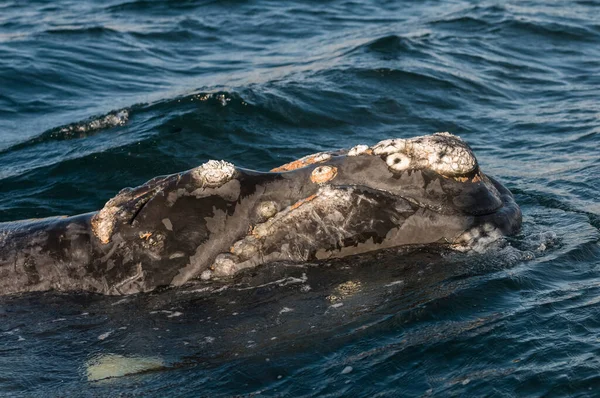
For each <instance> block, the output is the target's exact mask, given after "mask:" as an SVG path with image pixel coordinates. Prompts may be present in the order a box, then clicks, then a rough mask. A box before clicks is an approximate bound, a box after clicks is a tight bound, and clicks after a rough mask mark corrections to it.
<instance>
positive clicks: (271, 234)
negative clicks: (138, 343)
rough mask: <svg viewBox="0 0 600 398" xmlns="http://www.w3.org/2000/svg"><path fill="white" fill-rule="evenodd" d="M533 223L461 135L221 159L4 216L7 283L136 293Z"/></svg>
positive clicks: (471, 240) (469, 240)
mask: <svg viewBox="0 0 600 398" xmlns="http://www.w3.org/2000/svg"><path fill="white" fill-rule="evenodd" d="M520 225H521V212H520V209H519V207H518V206H517V205H516V203H515V202H514V200H513V198H512V195H511V193H510V192H509V191H508V190H507V189H506V188H504V187H503V186H502V185H500V184H499V183H498V182H497V181H495V180H493V179H492V178H490V177H487V176H486V175H485V174H484V173H483V172H482V171H481V170H480V169H479V165H478V163H477V159H476V158H475V156H474V154H473V152H472V150H471V149H470V147H469V146H468V145H467V144H466V143H465V142H464V141H462V140H461V139H460V138H458V137H456V136H453V135H451V134H448V133H438V134H433V135H429V136H422V137H415V138H410V139H392V140H385V141H382V142H380V143H378V144H376V145H373V146H371V147H369V146H367V145H357V146H354V147H353V148H351V149H350V150H339V151H334V152H322V153H318V154H314V155H309V156H305V157H303V158H302V159H300V160H297V161H294V162H291V163H288V164H286V165H284V166H281V167H278V168H276V169H273V170H272V171H271V172H267V173H261V172H255V171H251V170H246V169H242V168H238V167H235V166H234V165H232V164H230V163H227V162H224V161H215V160H211V161H209V162H207V163H205V164H203V165H201V166H199V167H197V168H194V169H192V170H189V171H187V172H182V173H178V174H174V175H169V176H163V177H157V178H154V179H152V180H150V181H148V182H147V183H146V184H144V185H142V186H140V187H137V188H133V189H132V188H126V189H123V190H122V191H121V192H119V193H118V195H117V196H115V197H114V198H112V199H110V200H109V201H108V202H107V203H106V205H105V206H104V207H103V208H102V209H101V210H100V211H98V212H96V213H89V214H83V215H79V216H74V217H67V218H49V219H44V220H35V221H19V222H11V223H4V224H0V294H10V293H17V292H26V291H38V290H50V289H55V290H63V291H69V290H86V291H92V292H98V293H104V294H117V295H118V294H131V293H137V292H144V291H150V290H153V289H155V288H156V287H159V286H166V285H174V286H177V285H182V284H184V283H186V282H188V281H189V280H191V279H194V278H201V279H204V280H210V279H215V278H221V279H222V278H230V277H232V276H234V275H235V274H236V273H238V272H239V271H241V270H243V269H248V268H253V267H257V266H259V265H261V264H264V263H268V262H273V261H282V260H284V261H293V262H303V261H312V260H320V259H327V258H332V257H344V256H349V255H354V254H358V253H364V252H370V251H375V250H379V249H384V248H390V247H395V246H402V245H413V244H436V245H439V244H442V245H447V246H449V247H452V248H454V249H456V250H461V251H465V250H471V249H475V250H483V249H484V248H485V245H486V244H487V243H489V242H491V241H493V240H496V239H498V238H499V237H501V236H503V235H508V234H512V233H515V232H516V231H518V229H519V228H520Z"/></svg>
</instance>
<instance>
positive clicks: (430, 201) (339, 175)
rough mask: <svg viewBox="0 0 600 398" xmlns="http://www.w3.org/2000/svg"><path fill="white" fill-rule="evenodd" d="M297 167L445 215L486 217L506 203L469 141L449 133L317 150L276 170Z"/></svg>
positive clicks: (325, 180) (316, 178) (322, 180)
mask: <svg viewBox="0 0 600 398" xmlns="http://www.w3.org/2000/svg"><path fill="white" fill-rule="evenodd" d="M299 169H302V170H307V171H309V172H310V171H312V174H311V180H312V182H315V183H319V184H330V185H332V186H345V185H348V186H358V187H363V188H366V189H372V190H377V191H382V192H386V193H389V194H392V195H394V196H397V197H399V198H403V199H407V200H409V201H411V202H412V203H415V204H419V205H420V206H422V207H426V208H429V209H438V210H439V212H443V213H446V214H464V215H483V214H490V213H493V212H494V211H496V210H497V209H499V208H500V207H501V206H502V201H501V200H500V197H499V195H498V192H497V190H496V188H495V187H494V185H493V184H492V183H491V182H490V181H489V180H488V179H487V177H486V176H485V174H483V173H482V172H481V170H480V168H479V164H478V162H477V159H476V157H475V155H474V154H473V151H472V150H471V148H470V147H469V145H468V144H467V143H466V142H464V141H463V140H462V139H460V137H457V136H454V135H452V134H449V133H436V134H432V135H426V136H420V137H414V138H408V139H402V138H396V139H387V140H384V141H381V142H379V143H377V144H375V145H373V146H368V145H356V146H354V147H353V148H351V149H349V150H339V151H333V152H321V153H316V154H313V155H309V156H305V157H303V158H301V159H298V160H296V161H293V162H291V163H288V164H285V165H283V166H280V167H277V168H275V169H273V170H272V171H274V172H283V173H284V174H286V173H287V172H293V171H294V170H299ZM299 171H300V170H299ZM293 174H296V173H293Z"/></svg>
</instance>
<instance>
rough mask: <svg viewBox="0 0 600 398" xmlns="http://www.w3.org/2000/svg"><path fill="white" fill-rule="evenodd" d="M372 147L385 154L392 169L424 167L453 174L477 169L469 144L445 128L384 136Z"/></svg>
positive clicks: (452, 175)
mask: <svg viewBox="0 0 600 398" xmlns="http://www.w3.org/2000/svg"><path fill="white" fill-rule="evenodd" d="M372 150H373V153H374V154H375V155H379V156H381V157H384V158H385V161H386V163H387V165H388V167H389V168H390V169H391V170H392V171H403V170H407V169H424V168H427V169H431V170H433V171H435V172H436V173H438V174H441V175H444V176H449V177H454V176H460V175H465V174H469V173H472V172H474V171H475V170H476V169H477V159H476V158H475V155H474V154H473V151H472V150H471V148H470V147H469V146H468V145H467V144H466V143H465V142H464V141H463V140H461V139H460V137H457V136H455V135H452V134H450V133H447V132H444V133H436V134H433V135H427V136H421V137H414V138H410V139H400V138H398V139H389V140H384V141H381V142H379V143H378V144H376V145H374V146H373V148H372Z"/></svg>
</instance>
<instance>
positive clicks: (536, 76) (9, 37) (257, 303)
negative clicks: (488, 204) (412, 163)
mask: <svg viewBox="0 0 600 398" xmlns="http://www.w3.org/2000/svg"><path fill="white" fill-rule="evenodd" d="M599 60H600V3H599V2H598V1H594V0H589V1H570V2H558V1H541V0H540V1H509V2H493V1H483V2H467V1H424V2H421V1H419V2H410V1H402V2H401V1H387V2H386V1H361V2H354V1H324V2H316V1H315V2H313V1H303V2H300V1H296V2H280V1H264V0H259V1H236V0H229V1H199V0H198V1H194V0H188V1H167V0H162V1H161V0H154V1H142V0H138V1H130V2H124V1H123V0H119V1H115V0H109V1H103V2H93V1H80V0H77V1H75V0H73V1H66V0H63V1H52V2H50V1H42V0H33V1H28V2H21V1H6V0H4V1H2V0H0V221H9V220H17V219H23V218H31V217H45V216H51V215H57V214H77V213H82V212H87V211H92V210H96V209H99V208H100V207H101V206H102V205H103V204H104V202H105V201H106V200H107V199H109V198H110V197H112V196H114V194H115V193H116V192H117V191H118V190H119V189H121V188H123V187H125V186H135V185H138V184H141V183H143V182H145V181H146V180H148V179H150V178H152V177H154V176H156V175H162V174H167V173H172V172H177V171H181V170H186V169H189V168H192V167H195V166H197V165H199V164H201V163H203V162H205V161H206V160H208V159H214V158H216V159H226V160H228V161H231V162H233V163H235V164H237V165H240V166H244V167H247V168H252V169H259V170H268V169H269V168H271V167H274V166H277V165H280V164H282V163H285V162H288V161H290V160H293V159H295V158H297V157H299V156H302V155H305V154H308V153H312V152H316V151H321V150H329V149H336V148H340V147H348V146H352V145H355V144H357V143H367V144H373V143H375V142H377V141H379V140H381V139H384V138H389V137H410V136H414V135H420V134H429V133H433V132H435V131H451V132H453V133H455V134H458V135H460V136H461V137H463V138H464V139H466V140H467V141H468V142H469V143H470V144H471V145H472V147H473V148H474V150H475V152H476V154H477V155H478V158H479V161H480V164H481V166H482V168H483V169H484V170H485V172H487V173H488V174H490V175H493V176H495V177H497V178H499V179H500V180H501V181H502V182H503V183H504V184H505V185H506V186H507V187H509V188H510V189H511V190H512V191H513V192H514V193H515V196H516V199H517V201H518V203H519V204H520V205H521V206H522V209H523V212H524V225H523V230H522V232H521V234H519V235H518V236H516V237H513V238H510V239H509V240H508V241H507V242H505V243H504V245H502V246H501V247H498V248H496V249H494V250H491V251H490V252H488V253H484V254H478V255H464V254H457V253H446V252H442V253H439V252H437V253H436V252H429V251H427V250H419V251H416V252H412V253H404V252H398V251H391V252H387V253H380V254H378V255H377V256H370V257H369V256H366V257H364V258H356V259H353V260H351V261H348V260H344V261H338V262H334V263H331V264H327V265H325V266H321V267H314V266H311V265H310V264H306V265H304V266H302V267H298V266H291V265H279V266H271V267H269V266H267V267H263V268H262V269H261V270H260V272H259V274H258V275H257V276H256V277H254V278H244V279H240V280H237V281H235V282H232V283H230V284H226V285H219V286H215V285H210V284H202V283H198V284H196V285H193V286H190V287H186V288H184V289H178V290H169V291H163V292H157V293H153V294H149V295H139V296H132V297H127V298H119V297H117V298H114V297H112V298H109V297H98V296H90V295H85V294H77V295H73V294H56V293H45V294H30V295H25V296H21V297H4V298H0V395H3V396H10V395H14V396H33V395H36V396H44V395H46V396H117V395H122V396H138V395H139V396H157V397H162V396H190V397H192V396H198V395H206V396H228V395H235V394H240V395H244V394H248V395H253V396H254V395H267V396H286V395H287V396H341V395H346V396H399V395H402V396H448V395H465V396H532V397H534V396H535V397H537V396H567V395H569V396H597V394H598V388H599V387H600V341H599V335H600V334H599V332H600V314H599V310H600V275H599V271H600V243H599V242H600V232H599V229H600V200H599V194H598V192H599V190H600V178H599V176H600V127H599V125H600V101H599V98H600V89H599V87H600V64H599ZM127 373H131V375H128V376H123V375H125V374H127ZM109 376H122V377H112V378H108V379H106V377H109Z"/></svg>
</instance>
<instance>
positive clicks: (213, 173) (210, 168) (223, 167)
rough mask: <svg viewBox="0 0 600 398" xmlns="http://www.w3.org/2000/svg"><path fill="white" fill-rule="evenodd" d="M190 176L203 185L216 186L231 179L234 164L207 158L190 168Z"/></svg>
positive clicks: (233, 172)
mask: <svg viewBox="0 0 600 398" xmlns="http://www.w3.org/2000/svg"><path fill="white" fill-rule="evenodd" d="M192 176H193V177H194V178H195V179H196V180H197V181H199V182H201V183H202V186H203V187H209V188H217V187H220V186H221V185H223V184H225V183H226V182H228V181H230V180H232V179H233V177H234V176H235V166H234V165H233V164H231V163H229V162H225V161H223V160H209V161H208V162H206V163H204V164H203V165H201V166H198V167H196V168H195V169H194V170H192Z"/></svg>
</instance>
